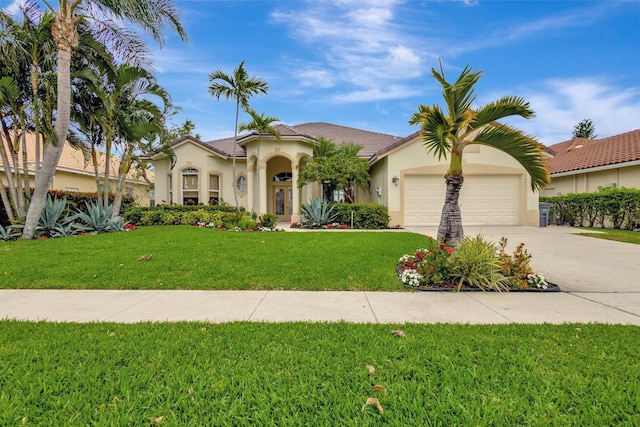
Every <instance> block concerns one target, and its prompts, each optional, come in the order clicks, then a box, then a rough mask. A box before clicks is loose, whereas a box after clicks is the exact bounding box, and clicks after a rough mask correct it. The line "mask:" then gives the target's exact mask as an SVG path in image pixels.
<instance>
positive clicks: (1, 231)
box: [0, 225, 21, 241]
mask: <svg viewBox="0 0 640 427" xmlns="http://www.w3.org/2000/svg"><path fill="white" fill-rule="evenodd" d="M19 228H21V227H14V226H13V225H9V226H7V228H4V227H3V226H2V225H0V240H4V241H9V240H15V239H17V238H18V237H20V232H19V231H18V229H19Z"/></svg>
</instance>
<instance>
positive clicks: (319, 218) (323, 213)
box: [300, 197, 338, 226]
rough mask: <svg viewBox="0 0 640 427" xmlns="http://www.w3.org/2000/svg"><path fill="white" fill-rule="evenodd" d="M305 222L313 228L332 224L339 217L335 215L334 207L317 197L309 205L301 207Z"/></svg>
mask: <svg viewBox="0 0 640 427" xmlns="http://www.w3.org/2000/svg"><path fill="white" fill-rule="evenodd" d="M300 210H301V213H302V217H303V221H304V222H305V223H309V225H311V226H322V225H326V224H330V223H332V222H333V220H334V219H335V218H336V216H337V215H338V214H337V213H333V206H332V205H329V204H328V203H325V202H323V201H322V200H320V198H319V197H315V198H314V199H313V200H311V201H310V202H309V203H307V204H304V205H302V206H301V207H300Z"/></svg>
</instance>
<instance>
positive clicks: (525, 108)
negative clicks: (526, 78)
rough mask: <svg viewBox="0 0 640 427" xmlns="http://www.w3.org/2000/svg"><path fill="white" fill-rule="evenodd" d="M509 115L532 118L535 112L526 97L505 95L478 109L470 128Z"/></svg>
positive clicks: (476, 127)
mask: <svg viewBox="0 0 640 427" xmlns="http://www.w3.org/2000/svg"><path fill="white" fill-rule="evenodd" d="M509 116H520V117H522V118H524V119H530V118H533V117H535V112H534V111H533V110H532V109H531V107H530V105H529V103H528V102H527V101H525V100H524V98H520V97H517V96H504V97H502V98H500V99H498V100H496V101H494V102H491V103H489V104H487V105H485V106H483V107H480V108H479V109H478V110H476V112H475V119H474V120H473V122H472V123H471V125H470V130H473V129H479V128H481V127H482V126H485V125H488V124H489V123H491V122H494V121H497V120H500V119H503V118H505V117H509Z"/></svg>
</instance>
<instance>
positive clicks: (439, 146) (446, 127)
mask: <svg viewBox="0 0 640 427" xmlns="http://www.w3.org/2000/svg"><path fill="white" fill-rule="evenodd" d="M423 107H424V106H423ZM420 115H421V119H420V120H421V136H422V143H423V145H424V146H425V147H426V148H427V152H428V153H433V154H435V155H436V156H437V157H438V160H441V159H443V158H445V159H446V158H447V155H448V153H449V151H450V150H451V147H452V143H453V140H452V139H453V138H455V132H453V130H454V129H453V128H452V126H451V123H450V122H449V118H448V117H446V116H445V115H444V113H443V112H442V110H441V109H440V107H439V106H437V105H433V106H431V107H425V108H423V109H422V112H420Z"/></svg>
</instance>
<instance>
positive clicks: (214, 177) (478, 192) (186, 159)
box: [150, 122, 539, 226]
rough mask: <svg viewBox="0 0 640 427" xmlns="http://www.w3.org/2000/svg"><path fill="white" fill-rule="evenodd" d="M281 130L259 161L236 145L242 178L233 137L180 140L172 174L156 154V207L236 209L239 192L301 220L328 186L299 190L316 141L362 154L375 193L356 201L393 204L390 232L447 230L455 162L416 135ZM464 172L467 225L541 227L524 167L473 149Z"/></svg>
mask: <svg viewBox="0 0 640 427" xmlns="http://www.w3.org/2000/svg"><path fill="white" fill-rule="evenodd" d="M275 128H276V129H277V130H278V131H279V132H280V134H281V141H280V142H278V141H277V140H276V139H275V138H274V137H272V136H270V135H262V137H261V144H260V150H259V153H260V154H259V156H260V157H259V158H258V135H257V134H256V133H249V134H245V135H241V136H240V137H239V138H238V143H237V145H236V147H235V152H236V164H237V166H236V176H235V178H233V177H232V158H233V151H234V148H233V137H232V138H225V139H219V140H214V141H209V142H203V141H200V140H198V139H196V138H194V137H192V136H183V137H181V138H180V139H178V140H176V141H174V142H173V143H171V146H172V148H173V150H174V153H175V166H174V167H173V168H171V161H170V159H169V158H168V157H167V156H166V155H164V154H155V155H151V156H150V160H151V161H152V162H153V164H154V169H155V177H156V180H155V190H156V191H155V196H156V204H171V203H175V204H200V203H202V204H209V203H219V202H220V201H222V200H224V202H227V203H230V204H234V203H235V201H234V195H233V186H234V185H235V186H236V187H237V189H238V201H239V204H240V205H241V206H243V207H245V208H246V209H247V210H253V211H255V212H257V213H259V214H262V213H267V212H269V213H275V214H276V215H278V217H279V218H281V219H283V220H290V221H292V222H294V221H299V220H300V206H301V205H302V204H303V203H306V202H308V201H309V200H311V199H312V198H313V197H315V196H320V195H321V194H322V191H321V190H322V188H321V183H317V184H310V185H305V186H303V187H302V188H298V187H297V185H296V184H295V183H296V182H297V180H298V173H299V171H300V170H301V168H304V167H305V164H306V163H307V162H308V161H309V160H310V159H311V158H312V155H313V145H314V141H315V139H316V138H318V137H325V138H328V139H331V140H333V141H334V142H335V143H336V144H340V143H344V142H353V143H356V144H360V145H362V146H363V148H362V149H361V150H360V152H359V156H360V157H361V158H363V159H365V160H367V161H368V163H369V166H370V172H371V181H370V185H369V186H368V187H367V188H358V190H357V194H356V202H370V203H379V204H382V205H386V206H387V207H388V209H389V215H390V216H391V222H390V224H392V225H395V224H399V225H403V226H433V225H437V224H438V223H439V221H440V212H441V210H442V206H443V204H444V195H445V184H444V174H445V172H446V169H447V162H446V161H445V160H442V161H438V159H437V158H435V157H433V156H431V155H428V154H427V153H426V151H425V149H424V147H423V146H422V143H421V140H420V135H419V133H418V132H416V133H414V134H412V135H409V136H407V137H399V136H395V135H388V134H382V133H377V132H370V131H366V130H360V129H354V128H350V127H345V126H340V125H335V124H329V123H318V122H313V123H304V124H299V125H295V126H288V125H285V124H278V125H275ZM463 167H464V171H465V183H464V187H463V189H462V193H461V197H460V207H461V210H462V218H463V223H464V224H465V225H529V226H538V223H539V218H538V193H537V192H533V191H532V190H531V187H530V178H529V175H528V174H527V173H526V171H525V170H524V168H523V167H522V166H520V164H519V163H518V162H516V161H515V160H514V159H512V158H511V157H510V156H508V155H506V154H504V153H502V152H501V151H498V150H495V149H492V148H489V147H484V146H471V147H468V148H467V149H466V150H465V157H464V166H463ZM254 201H255V202H254Z"/></svg>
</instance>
